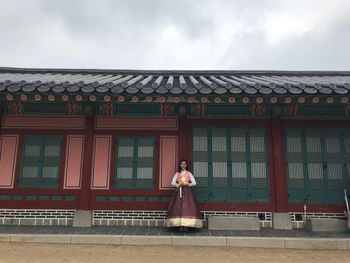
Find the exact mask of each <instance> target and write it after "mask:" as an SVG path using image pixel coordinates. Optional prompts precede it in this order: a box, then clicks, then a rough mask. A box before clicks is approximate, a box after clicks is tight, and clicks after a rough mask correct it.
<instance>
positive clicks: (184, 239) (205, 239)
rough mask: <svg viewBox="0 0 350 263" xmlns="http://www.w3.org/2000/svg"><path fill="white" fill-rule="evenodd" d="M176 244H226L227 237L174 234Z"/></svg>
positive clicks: (173, 242)
mask: <svg viewBox="0 0 350 263" xmlns="http://www.w3.org/2000/svg"><path fill="white" fill-rule="evenodd" d="M171 244H172V245H175V246H226V237H216V236H173V237H172V240H171Z"/></svg>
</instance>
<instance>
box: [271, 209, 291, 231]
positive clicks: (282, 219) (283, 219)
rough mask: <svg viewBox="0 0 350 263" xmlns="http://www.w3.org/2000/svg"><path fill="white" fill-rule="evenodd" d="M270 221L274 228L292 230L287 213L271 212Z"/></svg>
mask: <svg viewBox="0 0 350 263" xmlns="http://www.w3.org/2000/svg"><path fill="white" fill-rule="evenodd" d="M272 222H273V228H274V229H280V230H281V229H282V230H292V229H293V226H292V221H291V220H290V215H289V214H288V213H273V215H272Z"/></svg>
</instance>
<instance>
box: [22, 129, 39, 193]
mask: <svg viewBox="0 0 350 263" xmlns="http://www.w3.org/2000/svg"><path fill="white" fill-rule="evenodd" d="M22 143H23V145H22V158H21V177H20V186H21V187H37V186H38V185H39V177H40V174H41V145H42V138H40V137H38V136H25V137H24V140H23V142H22Z"/></svg>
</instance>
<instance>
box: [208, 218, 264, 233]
mask: <svg viewBox="0 0 350 263" xmlns="http://www.w3.org/2000/svg"><path fill="white" fill-rule="evenodd" d="M208 229H209V230H260V222H259V219H258V218H257V217H235V216H208Z"/></svg>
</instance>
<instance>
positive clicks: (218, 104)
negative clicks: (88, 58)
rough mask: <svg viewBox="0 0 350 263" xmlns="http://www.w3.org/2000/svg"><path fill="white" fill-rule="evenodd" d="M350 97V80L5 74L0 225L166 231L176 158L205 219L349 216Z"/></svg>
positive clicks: (346, 75) (308, 75)
mask: <svg viewBox="0 0 350 263" xmlns="http://www.w3.org/2000/svg"><path fill="white" fill-rule="evenodd" d="M349 98H350V72H333V71H332V72H305V71H304V72H289V71H137V70H75V69H23V68H19V69H17V68H0V103H1V130H0V134H1V141H0V143H1V150H0V153H1V159H0V224H36V225H57V224H59V225H70V224H72V223H73V218H74V215H77V213H79V212H80V211H89V212H88V213H89V214H90V215H91V216H92V219H93V220H92V221H93V224H94V225H123V224H127V225H163V224H164V217H165V215H166V209H167V205H168V201H169V196H170V194H171V191H172V188H171V187H170V181H171V178H172V176H173V175H174V172H175V171H176V169H177V161H178V160H179V159H182V158H185V159H187V160H188V161H189V164H190V170H191V171H192V172H193V174H194V176H195V177H196V180H197V183H198V185H197V187H196V188H195V193H196V197H197V200H198V202H199V204H200V208H201V211H202V212H203V214H204V216H205V217H207V216H208V215H212V214H217V215H233V216H234V215H247V216H255V217H258V218H259V219H260V222H261V226H264V227H271V226H272V218H273V215H274V214H275V213H283V214H287V213H288V215H289V217H290V220H291V221H292V223H293V226H294V227H301V226H302V224H301V223H302V216H301V215H302V213H303V206H304V203H306V204H307V213H308V215H309V216H310V217H334V218H339V217H344V210H345V205H344V194H343V190H344V188H346V187H348V186H349V179H350V100H349ZM77 211H78V212H77Z"/></svg>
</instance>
